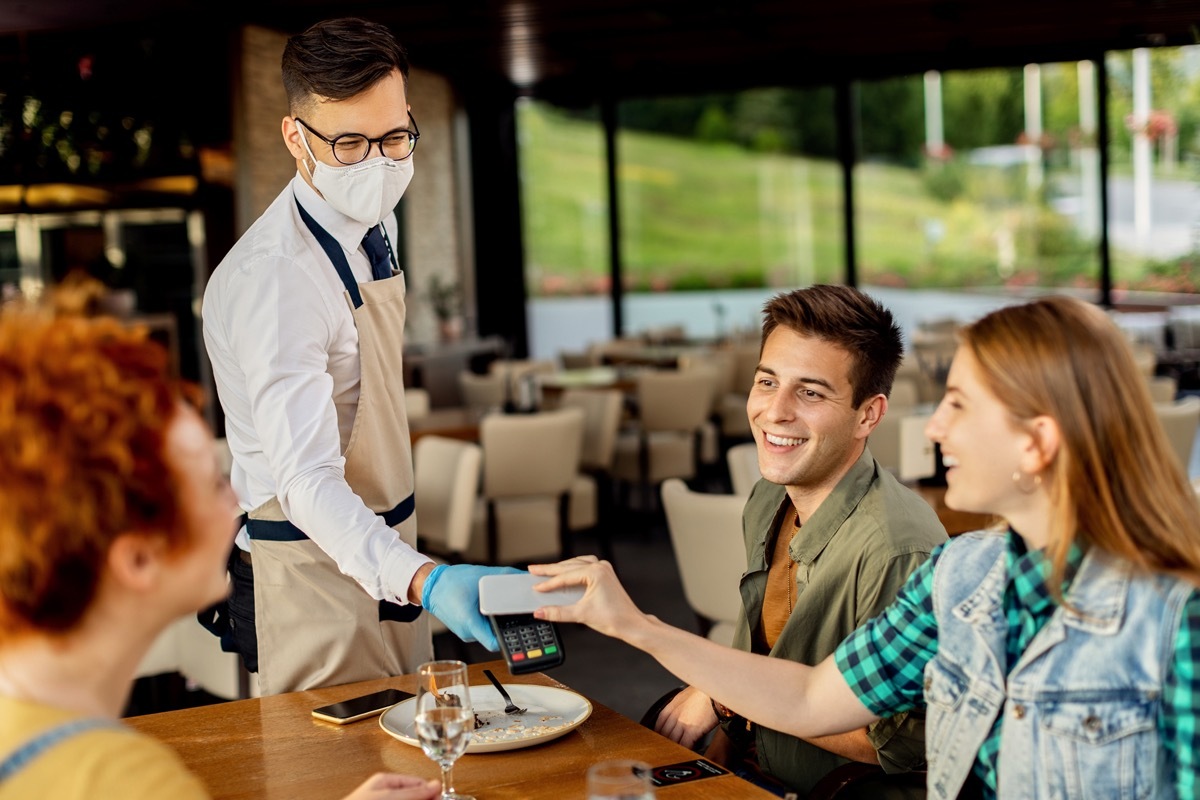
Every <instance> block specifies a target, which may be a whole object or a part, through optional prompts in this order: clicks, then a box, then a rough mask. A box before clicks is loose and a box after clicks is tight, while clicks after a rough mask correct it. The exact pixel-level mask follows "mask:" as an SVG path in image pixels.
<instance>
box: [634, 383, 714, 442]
mask: <svg viewBox="0 0 1200 800" xmlns="http://www.w3.org/2000/svg"><path fill="white" fill-rule="evenodd" d="M714 380H716V378H715V375H714V373H713V372H711V371H709V370H700V369H694V370H657V369H648V370H643V371H642V372H639V373H638V385H637V398H638V422H639V424H640V425H641V426H642V429H643V430H646V431H694V430H696V429H697V428H699V427H700V426H701V425H703V424H704V421H705V420H707V419H708V414H709V410H710V409H711V408H712V396H713V395H712V391H713V389H712V387H713V381H714Z"/></svg>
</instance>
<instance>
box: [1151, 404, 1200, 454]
mask: <svg viewBox="0 0 1200 800" xmlns="http://www.w3.org/2000/svg"><path fill="white" fill-rule="evenodd" d="M1154 411H1155V413H1156V414H1157V415H1158V421H1159V422H1160V423H1161V424H1162V426H1163V431H1164V432H1165V433H1166V434H1167V440H1168V441H1170V443H1171V447H1173V448H1174V449H1175V455H1176V456H1177V457H1178V458H1179V462H1180V463H1181V464H1182V465H1183V469H1184V471H1185V472H1186V471H1187V470H1188V465H1189V464H1190V463H1191V460H1192V446H1193V445H1194V444H1195V441H1196V429H1197V427H1200V397H1196V396H1194V395H1189V396H1187V397H1183V398H1181V399H1179V400H1176V401H1175V402H1174V403H1155V404H1154Z"/></svg>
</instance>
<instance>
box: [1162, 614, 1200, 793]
mask: <svg viewBox="0 0 1200 800" xmlns="http://www.w3.org/2000/svg"><path fill="white" fill-rule="evenodd" d="M1197 662H1200V592H1195V591H1193V592H1192V596H1191V597H1190V598H1189V599H1188V601H1187V604H1186V605H1185V606H1184V609H1183V619H1182V620H1181V621H1180V623H1179V635H1178V636H1177V637H1176V638H1175V654H1174V657H1173V658H1172V659H1171V663H1170V665H1169V666H1168V667H1167V675H1166V685H1165V687H1164V691H1163V711H1162V716H1161V718H1160V719H1159V727H1160V732H1161V736H1162V740H1163V745H1164V746H1165V747H1166V750H1167V763H1169V764H1172V765H1174V776H1173V782H1174V785H1175V796H1176V797H1195V796H1196V790H1197V782H1196V764H1197V753H1200V736H1197V727H1198V726H1197V720H1198V718H1197V707H1198V706H1200V681H1197V678H1196V674H1197V673H1196V664H1197Z"/></svg>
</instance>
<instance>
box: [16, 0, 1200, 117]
mask: <svg viewBox="0 0 1200 800" xmlns="http://www.w3.org/2000/svg"><path fill="white" fill-rule="evenodd" d="M340 15H361V16H366V17H370V18H372V19H376V20H379V21H381V22H385V23H387V24H389V25H390V26H391V27H392V28H393V29H394V30H395V31H396V32H397V34H398V35H399V37H400V39H401V41H402V42H404V43H405V45H406V46H407V47H408V49H409V51H410V54H411V56H412V59H413V62H414V64H416V65H417V66H420V67H425V68H428V69H433V70H435V71H438V72H443V73H446V74H448V75H450V76H451V77H453V78H455V79H456V80H459V81H465V82H471V81H484V82H486V81H491V80H495V79H496V78H504V79H507V80H508V81H509V82H511V83H512V84H514V85H515V86H516V87H517V88H518V91H521V92H524V93H531V94H539V95H542V96H546V97H550V98H552V99H557V100H559V101H560V102H564V103H572V102H579V103H586V102H589V101H591V100H593V99H594V98H596V97H599V96H603V95H604V94H605V93H613V94H616V95H618V96H636V95H642V94H656V93H663V92H695V91H706V90H717V89H729V88H737V87H743V86H751V85H772V84H774V85H783V84H790V85H803V84H813V83H826V82H830V81H835V80H839V79H842V78H850V77H872V76H881V75H888V74H903V73H911V72H915V71H922V70H924V69H928V68H931V67H942V68H945V67H970V66H987V65H996V64H1020V63H1026V62H1031V61H1043V62H1045V61H1053V60H1073V59H1079V58H1086V57H1093V56H1095V55H1097V54H1099V53H1100V52H1101V51H1103V50H1104V49H1128V48H1132V47H1139V46H1154V45H1166V44H1171V45H1177V44H1192V43H1200V0H1002V1H1001V0H840V1H831V0H824V2H820V3H816V2H801V0H742V1H741V2H737V0H652V1H650V2H646V1H645V0H642V1H638V0H400V1H399V2H397V1H396V0H392V1H391V2H338V3H334V2H332V0H256V1H254V2H242V3H240V4H228V5H225V4H214V3H211V2H201V0H5V2H4V3H3V6H2V7H0V36H3V35H4V34H13V33H22V32H23V33H26V34H29V36H27V37H18V38H31V37H32V36H33V35H34V34H35V33H36V32H46V31H75V32H79V33H87V32H89V31H95V32H96V35H109V33H108V32H109V31H112V30H114V29H118V30H125V29H129V28H130V27H131V26H133V27H136V26H139V25H155V26H160V27H162V28H166V29H168V30H178V31H180V35H185V34H186V35H191V36H195V35H196V34H195V33H194V31H195V30H196V28H197V27H200V28H202V29H203V28H205V27H206V26H207V27H211V26H214V25H229V26H237V25H240V24H243V23H252V24H259V25H266V26H269V27H272V28H276V29H281V30H300V29H302V28H303V27H305V26H307V25H308V24H310V23H312V22H314V21H316V20H318V19H321V18H323V17H327V16H340ZM189 32H190V33H189Z"/></svg>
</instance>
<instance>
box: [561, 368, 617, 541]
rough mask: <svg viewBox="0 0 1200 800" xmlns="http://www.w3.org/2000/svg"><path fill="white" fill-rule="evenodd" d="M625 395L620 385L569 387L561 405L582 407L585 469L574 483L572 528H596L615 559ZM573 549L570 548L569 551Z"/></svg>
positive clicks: (597, 533) (576, 530)
mask: <svg viewBox="0 0 1200 800" xmlns="http://www.w3.org/2000/svg"><path fill="white" fill-rule="evenodd" d="M624 403H625V398H624V395H623V393H622V392H621V391H620V390H619V389H575V388H572V389H566V390H564V391H563V393H562V395H561V397H560V398H559V403H558V407H559V408H579V409H582V410H583V445H582V450H581V452H580V459H579V468H580V472H581V473H582V474H581V475H579V476H578V477H577V478H576V479H575V480H574V481H573V482H572V485H571V507H570V511H569V513H570V524H569V527H570V530H571V531H572V533H578V532H580V531H585V530H593V531H595V533H596V537H597V539H598V541H599V544H600V554H601V557H603V558H604V559H606V560H608V561H610V562H613V563H615V561H614V558H613V550H612V538H611V535H610V527H611V526H612V524H613V515H612V506H613V477H612V466H613V457H614V456H615V455H616V450H617V433H618V431H619V430H620V428H621V414H622V412H623V410H624ZM569 553H570V551H569V552H568V554H569Z"/></svg>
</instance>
